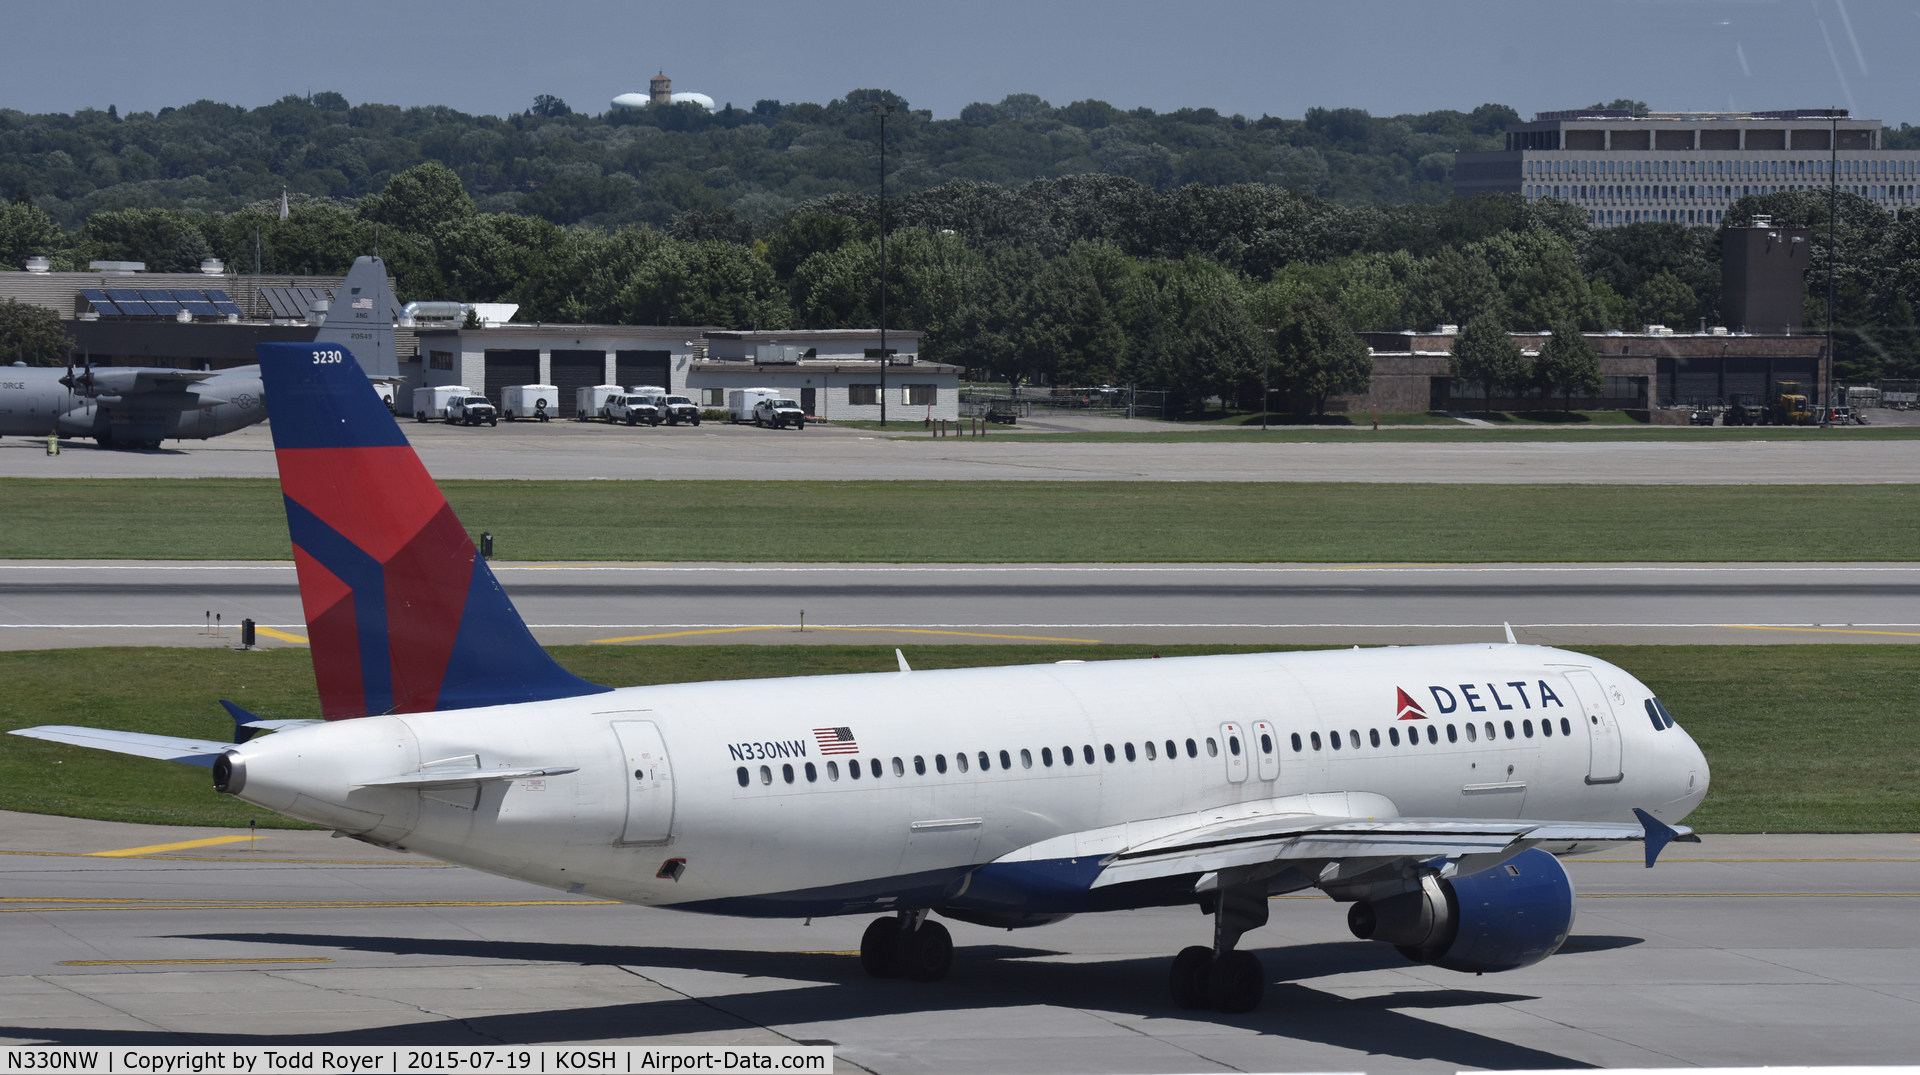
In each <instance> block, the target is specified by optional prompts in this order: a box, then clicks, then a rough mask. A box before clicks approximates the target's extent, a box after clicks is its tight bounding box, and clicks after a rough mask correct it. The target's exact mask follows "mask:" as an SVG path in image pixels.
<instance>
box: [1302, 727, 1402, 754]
mask: <svg viewBox="0 0 1920 1075" xmlns="http://www.w3.org/2000/svg"><path fill="white" fill-rule="evenodd" d="M1399 741H1400V740H1399V739H1397V738H1396V739H1395V740H1394V742H1396V743H1397V742H1399ZM1293 752H1294V753H1295V754H1298V753H1300V733H1299V732H1294V733H1293Z"/></svg>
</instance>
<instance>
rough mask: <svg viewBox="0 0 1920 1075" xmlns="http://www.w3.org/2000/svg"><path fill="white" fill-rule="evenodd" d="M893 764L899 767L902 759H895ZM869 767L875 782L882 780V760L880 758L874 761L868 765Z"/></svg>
mask: <svg viewBox="0 0 1920 1075" xmlns="http://www.w3.org/2000/svg"><path fill="white" fill-rule="evenodd" d="M893 764H894V765H895V766H896V767H897V766H898V765H899V764H900V759H899V758H895V759H893ZM867 767H868V768H869V769H870V770H872V772H873V778H874V779H875V780H878V779H880V759H879V758H875V759H873V760H872V761H871V762H869V763H868V766H867Z"/></svg>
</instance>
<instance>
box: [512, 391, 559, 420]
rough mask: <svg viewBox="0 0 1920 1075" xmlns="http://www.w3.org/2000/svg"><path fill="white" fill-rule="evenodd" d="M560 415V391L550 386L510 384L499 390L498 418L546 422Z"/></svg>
mask: <svg viewBox="0 0 1920 1075" xmlns="http://www.w3.org/2000/svg"><path fill="white" fill-rule="evenodd" d="M558 413H560V389H559V388H557V387H555V386H553V385H550V384H510V385H508V386H506V387H505V388H502V389H501V390H500V416H501V417H502V418H505V419H506V420H507V421H509V422H511V421H514V420H516V419H520V418H529V419H536V420H538V421H542V422H544V421H546V420H547V419H549V418H552V417H553V416H554V415H556V414H558Z"/></svg>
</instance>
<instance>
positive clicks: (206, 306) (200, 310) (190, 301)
mask: <svg viewBox="0 0 1920 1075" xmlns="http://www.w3.org/2000/svg"><path fill="white" fill-rule="evenodd" d="M173 298H174V301H175V302H178V303H179V304H180V305H181V306H182V307H183V308H185V310H186V311H187V312H188V313H190V314H192V315H193V316H195V317H219V316H220V311H219V310H216V309H214V306H213V303H211V302H208V301H207V299H206V296H204V295H202V294H200V293H199V292H198V291H182V290H180V289H178V288H175V289H174V292H173Z"/></svg>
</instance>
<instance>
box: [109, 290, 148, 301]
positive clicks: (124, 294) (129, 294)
mask: <svg viewBox="0 0 1920 1075" xmlns="http://www.w3.org/2000/svg"><path fill="white" fill-rule="evenodd" d="M107 297H108V298H110V299H112V300H113V301H115V302H140V301H142V300H141V298H140V293H139V292H138V291H135V290H134V289H132V288H130V287H110V288H108V289H107Z"/></svg>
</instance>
